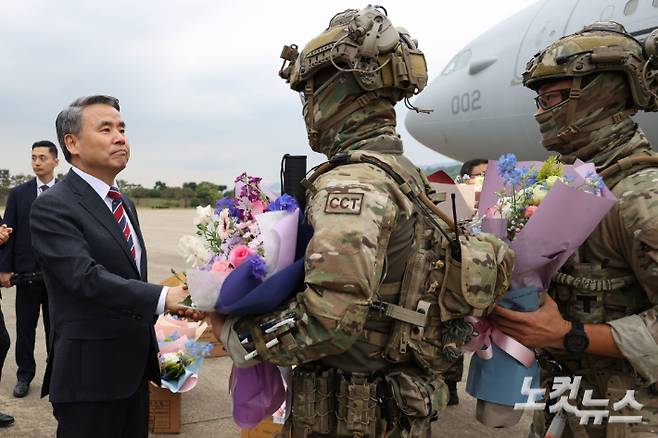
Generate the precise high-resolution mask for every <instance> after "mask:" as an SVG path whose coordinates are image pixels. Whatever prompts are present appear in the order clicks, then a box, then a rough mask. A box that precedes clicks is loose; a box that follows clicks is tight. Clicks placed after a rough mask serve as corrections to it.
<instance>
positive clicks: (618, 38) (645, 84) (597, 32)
mask: <svg viewBox="0 0 658 438" xmlns="http://www.w3.org/2000/svg"><path fill="white" fill-rule="evenodd" d="M657 42H658V30H654V31H653V32H652V33H651V34H650V35H649V36H648V37H647V39H646V40H645V43H644V46H643V45H642V44H641V43H640V42H639V41H638V40H636V39H635V38H633V36H632V35H630V34H629V33H628V32H626V29H625V28H624V26H622V25H621V24H619V23H617V22H614V21H601V22H596V23H593V24H591V25H589V26H585V27H584V28H583V30H581V31H580V32H577V33H574V34H572V35H567V36H564V37H562V38H560V39H559V40H558V41H556V42H554V43H553V44H551V45H550V46H548V47H547V48H545V49H544V50H542V51H541V52H539V53H537V54H536V55H535V56H534V57H533V58H532V59H531V60H530V61H529V62H528V64H527V66H526V70H525V72H524V73H523V85H525V86H526V87H528V88H531V89H533V90H535V91H537V89H538V88H539V87H540V86H541V85H542V84H543V83H546V82H547V81H551V80H554V79H563V78H569V77H572V78H574V83H573V85H572V88H571V94H570V96H569V97H570V98H571V99H573V98H576V99H577V98H578V97H579V94H580V92H581V80H582V78H583V77H585V76H588V75H591V74H596V73H602V72H620V73H622V74H623V75H624V76H625V77H626V80H627V83H628V85H629V88H630V92H631V95H632V99H633V106H634V107H635V109H638V110H639V109H641V110H644V111H657V110H658V96H657V95H656V92H657V91H658V71H657V70H656V69H657V68H658V58H656V55H657V54H656V51H657V47H656V44H657Z"/></svg>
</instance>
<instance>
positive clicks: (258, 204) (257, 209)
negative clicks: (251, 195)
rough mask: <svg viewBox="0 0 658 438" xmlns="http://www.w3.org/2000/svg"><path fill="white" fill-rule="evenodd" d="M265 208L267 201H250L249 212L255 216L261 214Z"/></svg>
mask: <svg viewBox="0 0 658 438" xmlns="http://www.w3.org/2000/svg"><path fill="white" fill-rule="evenodd" d="M266 208H267V202H263V201H260V200H259V201H254V202H252V203H251V214H253V215H254V216H256V215H257V214H261V213H262V212H264V211H265V209H266Z"/></svg>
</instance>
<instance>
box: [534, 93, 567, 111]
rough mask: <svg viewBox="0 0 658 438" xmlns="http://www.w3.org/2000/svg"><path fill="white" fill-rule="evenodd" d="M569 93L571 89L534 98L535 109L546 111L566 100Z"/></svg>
mask: <svg viewBox="0 0 658 438" xmlns="http://www.w3.org/2000/svg"><path fill="white" fill-rule="evenodd" d="M570 93H571V88H564V89H562V90H551V91H547V92H546V93H543V94H540V95H539V96H537V97H535V104H536V105H537V109H539V108H541V109H543V110H548V109H551V108H553V107H554V106H556V105H559V104H561V103H562V102H564V101H565V100H567V99H568V98H569V94H570Z"/></svg>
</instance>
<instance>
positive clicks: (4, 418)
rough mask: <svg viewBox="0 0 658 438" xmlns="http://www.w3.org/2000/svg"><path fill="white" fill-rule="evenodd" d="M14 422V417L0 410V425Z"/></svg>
mask: <svg viewBox="0 0 658 438" xmlns="http://www.w3.org/2000/svg"><path fill="white" fill-rule="evenodd" d="M12 424H14V417H12V416H11V415H7V414H3V413H2V412H0V427H7V426H11V425H12Z"/></svg>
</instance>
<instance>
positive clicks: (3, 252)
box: [0, 189, 18, 272]
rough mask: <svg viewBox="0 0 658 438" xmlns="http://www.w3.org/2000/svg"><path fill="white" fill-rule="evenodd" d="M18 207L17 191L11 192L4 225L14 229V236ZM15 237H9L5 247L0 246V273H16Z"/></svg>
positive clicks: (12, 190)
mask: <svg viewBox="0 0 658 438" xmlns="http://www.w3.org/2000/svg"><path fill="white" fill-rule="evenodd" d="M17 210H18V205H17V204H16V190H15V189H11V190H10V191H9V197H7V206H6V208H5V215H4V222H3V223H4V224H6V225H7V226H8V227H9V228H13V229H14V233H13V235H15V234H16V227H17V226H16V216H17ZM15 240H16V239H15V238H13V236H9V240H7V242H5V244H4V245H2V246H0V272H14V241H15Z"/></svg>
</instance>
